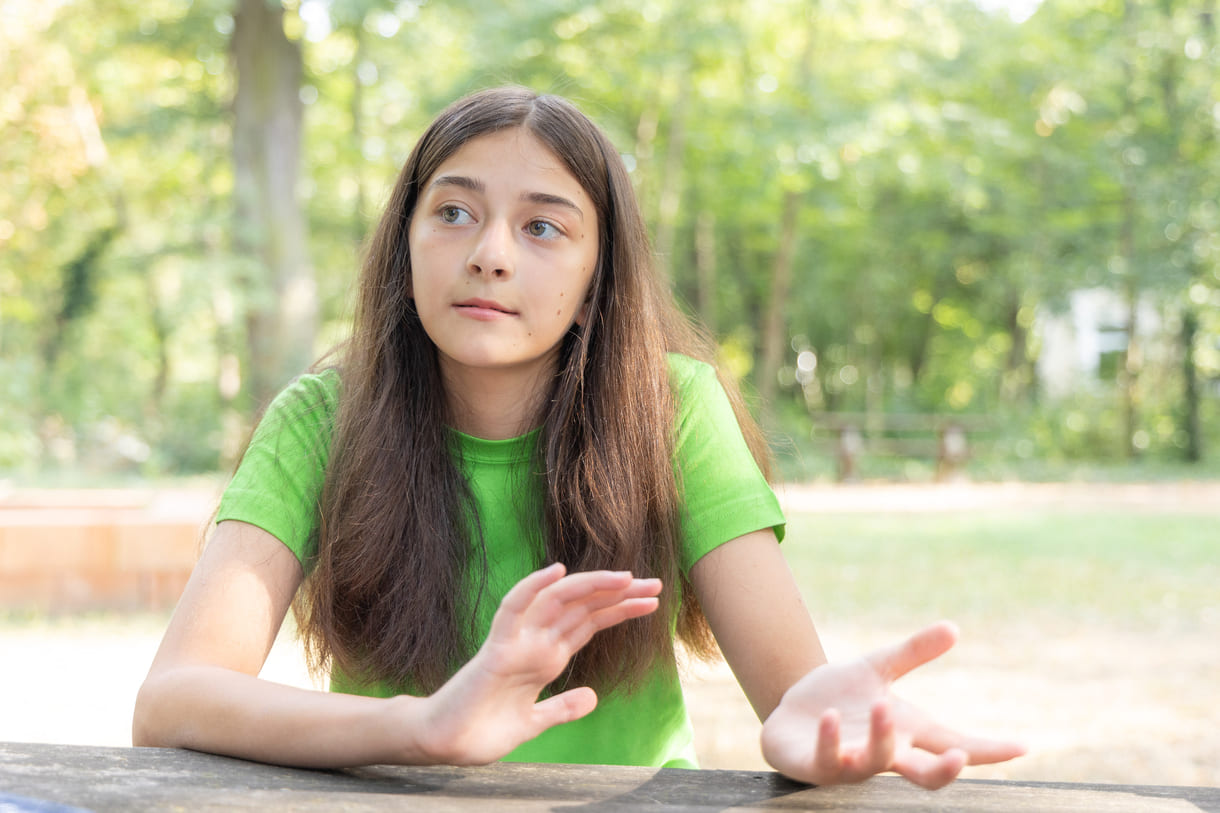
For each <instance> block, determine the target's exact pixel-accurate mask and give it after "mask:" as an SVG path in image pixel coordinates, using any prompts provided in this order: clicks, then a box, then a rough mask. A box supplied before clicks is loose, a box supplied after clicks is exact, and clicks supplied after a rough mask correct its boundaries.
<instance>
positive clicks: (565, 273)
mask: <svg viewBox="0 0 1220 813" xmlns="http://www.w3.org/2000/svg"><path fill="white" fill-rule="evenodd" d="M408 244H409V247H410V251H411V271H412V285H411V296H412V298H413V299H414V300H415V309H416V312H417V313H418V314H419V318H420V321H421V322H422V323H423V326H424V330H426V331H427V333H428V336H429V337H430V338H431V339H432V341H433V342H434V343H435V344H436V346H437V349H438V351H439V353H440V361H441V368H442V370H443V371H445V372H446V374H447V377H448V378H451V379H452V377H453V375H454V374H464V373H470V372H474V371H484V372H491V371H497V372H500V371H504V372H509V371H512V372H523V373H530V374H533V375H535V376H540V374H541V375H545V374H547V373H549V369H547V365H552V364H554V362H555V357H556V354H557V351H558V347H559V342H560V340H561V339H562V338H563V336H564V334H565V333H566V332H567V331H568V329H569V328H570V327H571V326H572V325H573V323H575V322H579V321H580V320H581V319H583V318H584V305H585V301H586V298H587V296H588V293H589V284H590V280H591V279H592V278H593V271H594V268H595V266H596V264H597V253H598V222H597V213H596V211H595V210H594V206H593V201H592V200H590V198H589V196H588V194H587V193H586V192H585V190H584V188H583V187H581V185H580V183H579V182H578V181H577V180H576V179H575V178H574V177H573V176H572V175H571V173H569V172H568V170H567V168H566V167H564V165H563V162H561V161H560V160H559V159H558V158H557V157H555V155H554V154H553V153H552V152H551V151H550V150H549V149H548V148H547V147H546V146H544V145H543V143H542V142H541V141H539V140H538V139H537V138H536V137H535V136H534V135H532V134H531V133H530V132H529V131H528V130H526V129H524V128H513V129H510V130H504V131H501V132H498V133H493V134H491V135H487V136H481V137H479V138H475V139H472V140H470V141H468V142H467V143H466V144H464V145H463V146H462V147H461V149H459V150H458V151H457V152H455V153H454V154H453V155H452V156H450V157H449V159H448V160H446V161H445V162H444V163H442V164H441V165H440V166H439V167H438V168H437V170H436V172H435V173H434V174H433V175H432V177H430V178H428V179H427V181H426V183H425V185H424V187H423V188H422V189H421V191H420V197H419V200H418V202H417V203H416V206H415V211H414V213H413V215H412V218H411V225H410V229H409V231H408ZM534 380H538V381H540V380H542V378H541V377H538V378H535V379H534Z"/></svg>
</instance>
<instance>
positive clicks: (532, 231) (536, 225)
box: [525, 220, 560, 238]
mask: <svg viewBox="0 0 1220 813" xmlns="http://www.w3.org/2000/svg"><path fill="white" fill-rule="evenodd" d="M525 231H526V232H527V233H528V234H529V235H530V236H531V237H542V238H553V237H558V236H559V235H560V231H559V229H557V228H556V227H555V225H554V224H553V223H548V222H546V221H545V220H531V221H530V222H529V225H527V226H526V227H525Z"/></svg>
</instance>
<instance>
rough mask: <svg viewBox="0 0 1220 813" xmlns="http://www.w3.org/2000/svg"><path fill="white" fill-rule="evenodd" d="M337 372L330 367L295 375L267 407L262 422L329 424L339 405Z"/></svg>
mask: <svg viewBox="0 0 1220 813" xmlns="http://www.w3.org/2000/svg"><path fill="white" fill-rule="evenodd" d="M339 389H340V379H339V371H338V370H335V369H333V368H331V369H326V370H322V371H320V372H317V373H306V374H305V375H301V376H298V377H297V378H296V379H295V380H293V382H292V383H291V384H289V385H288V386H287V387H285V388H284V389H283V390H281V391H280V393H279V394H278V395H277V396H275V398H274V399H273V400H272V401H271V403H270V404H269V405H268V407H267V410H266V412H264V413H263V419H262V423H264V424H266V423H273V424H274V423H279V422H282V421H290V422H294V423H295V422H297V421H302V420H306V421H316V422H318V423H329V422H331V421H332V420H333V418H334V415H335V412H336V411H337V410H338V406H339Z"/></svg>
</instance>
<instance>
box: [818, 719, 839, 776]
mask: <svg viewBox="0 0 1220 813" xmlns="http://www.w3.org/2000/svg"><path fill="white" fill-rule="evenodd" d="M839 738H840V719H839V711H838V709H826V711H824V712H822V716H821V717H820V718H819V719H818V746H817V750H816V751H815V752H814V756H813V767H814V771H815V774H816V775H818V776H821V777H825V778H831V777H835V776H838V775H839V774H840V773H841V772H842V770H843V762H842V759H841V758H840V755H839V745H840V742H839Z"/></svg>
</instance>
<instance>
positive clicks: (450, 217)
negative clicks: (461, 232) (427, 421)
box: [437, 206, 471, 225]
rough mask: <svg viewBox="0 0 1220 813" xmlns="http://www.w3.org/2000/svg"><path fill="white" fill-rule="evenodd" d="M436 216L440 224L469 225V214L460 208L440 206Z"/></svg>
mask: <svg viewBox="0 0 1220 813" xmlns="http://www.w3.org/2000/svg"><path fill="white" fill-rule="evenodd" d="M437 216H438V217H440V219H441V221H442V222H444V223H452V224H454V225H460V224H464V223H469V222H470V220H471V218H470V213H469V212H467V211H466V210H465V209H463V208H462V207H460V206H442V207H441V208H440V211H438V212H437Z"/></svg>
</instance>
